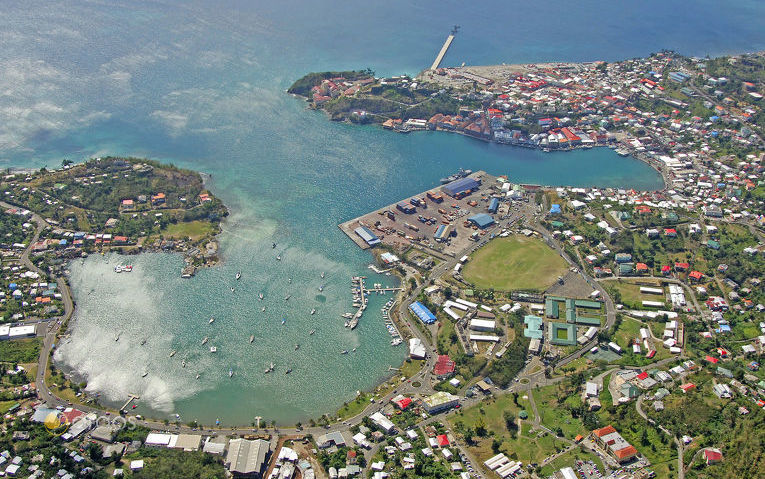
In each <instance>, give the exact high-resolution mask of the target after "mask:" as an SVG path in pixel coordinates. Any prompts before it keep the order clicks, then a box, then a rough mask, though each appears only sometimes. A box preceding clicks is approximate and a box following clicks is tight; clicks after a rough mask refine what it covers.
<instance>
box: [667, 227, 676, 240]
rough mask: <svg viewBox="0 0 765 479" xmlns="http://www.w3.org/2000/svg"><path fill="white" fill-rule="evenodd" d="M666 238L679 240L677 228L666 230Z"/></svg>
mask: <svg viewBox="0 0 765 479" xmlns="http://www.w3.org/2000/svg"><path fill="white" fill-rule="evenodd" d="M664 236H669V237H670V238H677V230H676V229H675V228H664Z"/></svg>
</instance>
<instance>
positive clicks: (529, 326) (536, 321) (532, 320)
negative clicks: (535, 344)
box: [523, 314, 544, 339]
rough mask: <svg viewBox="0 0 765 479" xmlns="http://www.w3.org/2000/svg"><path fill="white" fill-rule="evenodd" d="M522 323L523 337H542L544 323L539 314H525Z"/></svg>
mask: <svg viewBox="0 0 765 479" xmlns="http://www.w3.org/2000/svg"><path fill="white" fill-rule="evenodd" d="M523 324H525V325H526V327H525V328H524V329H523V335H524V336H525V337H527V338H532V339H542V338H543V337H544V323H543V322H542V318H540V317H539V316H534V315H533V314H527V315H526V316H524V317H523Z"/></svg>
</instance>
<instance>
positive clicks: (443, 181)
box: [441, 168, 473, 185]
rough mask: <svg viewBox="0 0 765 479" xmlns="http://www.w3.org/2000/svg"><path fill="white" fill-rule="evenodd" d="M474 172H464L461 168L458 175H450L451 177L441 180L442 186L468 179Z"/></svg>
mask: <svg viewBox="0 0 765 479" xmlns="http://www.w3.org/2000/svg"><path fill="white" fill-rule="evenodd" d="M472 172H473V170H464V169H462V168H460V170H459V171H458V172H457V173H455V174H453V175H450V176H447V177H446V178H441V184H442V185H445V184H447V183H451V182H452V181H457V180H459V179H460V178H464V177H466V176H467V175H469V174H470V173H472Z"/></svg>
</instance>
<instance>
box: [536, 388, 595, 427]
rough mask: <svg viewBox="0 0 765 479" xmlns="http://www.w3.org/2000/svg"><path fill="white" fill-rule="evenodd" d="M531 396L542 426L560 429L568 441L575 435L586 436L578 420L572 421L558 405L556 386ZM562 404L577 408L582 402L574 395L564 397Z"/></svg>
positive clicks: (541, 389) (538, 390) (566, 412)
mask: <svg viewBox="0 0 765 479" xmlns="http://www.w3.org/2000/svg"><path fill="white" fill-rule="evenodd" d="M533 394H534V399H535V400H536V403H537V410H538V411H539V416H540V419H541V420H542V424H544V425H545V426H547V427H548V428H550V429H552V430H555V429H556V428H558V427H560V428H561V429H562V430H563V435H564V436H566V437H567V438H569V439H573V438H575V437H576V436H577V434H581V435H583V436H584V435H587V432H588V431H586V430H585V429H584V426H582V424H581V423H580V422H579V421H578V420H576V419H573V418H572V417H571V414H569V413H568V411H567V410H566V409H564V408H563V407H562V404H561V405H560V406H559V405H558V396H559V395H560V393H559V390H558V385H556V384H554V385H551V386H545V387H543V388H540V389H537V390H534V391H533ZM563 403H566V404H570V405H572V406H579V405H581V404H582V400H581V399H580V397H579V395H577V394H574V395H570V396H568V397H566V398H565V399H564V400H563Z"/></svg>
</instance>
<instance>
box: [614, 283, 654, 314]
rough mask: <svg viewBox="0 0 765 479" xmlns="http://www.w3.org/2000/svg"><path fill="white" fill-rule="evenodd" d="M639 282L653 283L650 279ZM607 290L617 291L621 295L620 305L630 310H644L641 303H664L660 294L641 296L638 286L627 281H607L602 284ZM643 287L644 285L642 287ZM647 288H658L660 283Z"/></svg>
mask: <svg viewBox="0 0 765 479" xmlns="http://www.w3.org/2000/svg"><path fill="white" fill-rule="evenodd" d="M640 281H641V282H646V283H654V281H651V280H650V279H643V280H640ZM604 284H605V285H606V286H607V287H608V288H613V289H615V290H617V291H619V292H620V293H621V295H622V301H621V303H622V304H623V305H625V306H626V307H628V308H630V309H645V308H643V301H660V302H666V299H665V297H664V295H661V294H643V293H641V292H640V286H641V285H639V284H635V283H630V282H627V281H608V282H606V283H604ZM643 286H645V285H643ZM649 287H655V288H659V287H661V286H660V283H659V282H655V284H654V285H651V286H649Z"/></svg>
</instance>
